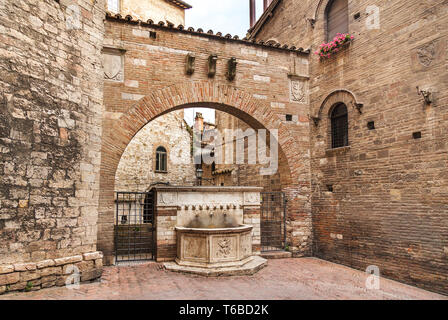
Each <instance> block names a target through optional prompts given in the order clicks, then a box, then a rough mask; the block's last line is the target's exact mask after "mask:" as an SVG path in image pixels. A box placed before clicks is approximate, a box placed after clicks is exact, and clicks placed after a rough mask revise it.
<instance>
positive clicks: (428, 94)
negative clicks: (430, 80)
mask: <svg viewBox="0 0 448 320" xmlns="http://www.w3.org/2000/svg"><path fill="white" fill-rule="evenodd" d="M417 93H418V95H419V96H423V99H424V100H425V104H426V105H430V104H431V103H432V101H433V99H432V92H431V91H430V90H429V89H427V90H423V89H420V88H419V87H418V86H417Z"/></svg>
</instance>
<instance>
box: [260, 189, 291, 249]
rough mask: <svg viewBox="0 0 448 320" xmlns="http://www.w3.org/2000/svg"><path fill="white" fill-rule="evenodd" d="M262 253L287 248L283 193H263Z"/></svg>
mask: <svg viewBox="0 0 448 320" xmlns="http://www.w3.org/2000/svg"><path fill="white" fill-rule="evenodd" d="M260 224H261V225H260V228H261V251H264V252H266V251H280V250H285V248H286V198H285V194H284V193H283V192H262V193H261V221H260Z"/></svg>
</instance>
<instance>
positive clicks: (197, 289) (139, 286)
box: [0, 258, 448, 300]
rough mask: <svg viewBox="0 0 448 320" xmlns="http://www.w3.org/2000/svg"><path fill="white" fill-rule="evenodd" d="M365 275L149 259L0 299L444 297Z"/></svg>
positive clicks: (282, 263)
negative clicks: (189, 265)
mask: <svg viewBox="0 0 448 320" xmlns="http://www.w3.org/2000/svg"><path fill="white" fill-rule="evenodd" d="M366 277H367V275H366V274H365V273H364V272H361V271H357V270H354V269H351V268H347V267H345V266H341V265H337V264H334V263H331V262H327V261H323V260H320V259H316V258H301V259H282V260H269V263H268V266H267V267H266V268H264V269H263V270H261V271H260V272H258V273H257V274H256V275H254V276H241V277H223V278H204V277H200V276H194V275H184V274H178V273H172V272H169V271H165V270H163V268H162V266H161V265H160V264H157V263H154V262H151V263H145V264H139V265H135V266H121V267H115V266H114V267H106V268H105V271H104V275H103V278H102V280H101V282H95V283H90V284H82V285H81V287H80V289H79V290H70V289H67V288H65V287H62V288H50V289H44V290H41V291H35V292H28V293H11V294H7V295H3V296H0V299H58V300H60V299H164V300H174V299H179V300H182V299H189V300H190V299H193V300H195V299H199V300H205V299H216V300H220V299H225V300H230V299H243V300H245V299H248V300H259V299H273V300H277V299H281V300H292V299H307V300H311V299H448V297H445V296H442V295H439V294H435V293H431V292H428V291H425V290H421V289H418V288H415V287H411V286H407V285H404V284H401V283H398V282H395V281H391V280H387V279H383V278H382V279H381V289H380V290H367V289H366V288H365V280H366Z"/></svg>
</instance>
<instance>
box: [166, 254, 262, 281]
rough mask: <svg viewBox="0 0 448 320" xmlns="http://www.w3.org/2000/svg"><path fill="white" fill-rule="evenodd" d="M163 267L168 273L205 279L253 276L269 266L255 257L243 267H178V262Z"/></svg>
mask: <svg viewBox="0 0 448 320" xmlns="http://www.w3.org/2000/svg"><path fill="white" fill-rule="evenodd" d="M163 265H164V266H165V269H166V270H168V271H174V272H180V273H190V274H197V275H201V276H205V277H223V276H243V275H253V274H255V273H257V272H258V271H260V270H261V269H263V268H264V267H266V266H267V260H266V259H263V258H261V257H260V256H254V257H253V259H252V260H251V261H250V262H248V263H246V264H245V265H243V266H239V267H227V268H214V269H208V268H198V267H185V266H180V265H178V264H177V263H176V262H165V263H164V264H163Z"/></svg>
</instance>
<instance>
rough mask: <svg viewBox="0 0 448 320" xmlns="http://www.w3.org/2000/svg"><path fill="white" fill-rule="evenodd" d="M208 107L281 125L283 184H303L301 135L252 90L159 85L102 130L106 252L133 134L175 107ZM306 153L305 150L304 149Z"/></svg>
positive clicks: (292, 189) (293, 188)
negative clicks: (117, 179) (117, 183)
mask: <svg viewBox="0 0 448 320" xmlns="http://www.w3.org/2000/svg"><path fill="white" fill-rule="evenodd" d="M193 106H194V107H209V108H214V109H217V110H221V111H224V112H228V113H230V114H232V115H234V116H236V117H238V118H240V119H242V120H243V121H245V122H246V123H247V124H248V125H249V126H251V127H253V128H254V129H267V130H269V129H277V130H278V143H279V157H280V158H281V161H280V163H279V167H281V168H283V174H282V175H280V177H281V184H282V188H283V189H284V190H285V191H286V192H287V194H291V195H292V196H291V197H294V194H296V193H297V192H298V191H297V190H298V188H299V182H298V181H299V174H300V170H296V169H295V168H296V167H298V166H300V161H301V159H303V157H302V158H301V156H300V155H299V154H298V150H299V148H298V147H297V141H296V140H295V139H294V138H293V134H292V132H290V131H289V128H288V127H287V126H286V125H285V124H284V123H282V121H281V120H280V118H279V117H278V116H277V114H275V113H274V112H272V111H271V109H270V106H269V105H268V104H267V103H266V102H264V101H261V100H256V99H255V98H253V96H252V94H251V93H250V92H247V91H244V90H241V89H239V88H236V87H234V86H231V85H227V84H222V83H212V82H208V81H204V82H200V81H198V82H189V83H182V84H173V85H171V86H169V87H165V88H161V89H158V90H154V91H153V92H151V93H150V94H148V95H146V96H145V97H144V98H142V99H141V100H139V101H138V102H137V103H136V104H134V105H133V106H131V107H130V108H129V109H128V110H127V112H126V113H124V114H123V115H122V116H121V117H120V118H119V119H118V120H116V122H115V123H114V125H113V126H111V128H113V129H110V131H108V132H104V133H103V142H102V160H101V169H100V208H99V220H98V224H99V230H101V232H98V247H99V249H100V250H102V251H103V252H104V254H105V257H106V263H107V264H110V263H112V260H111V259H113V241H111V239H113V214H114V210H113V203H114V184H115V173H116V170H117V168H118V164H119V162H120V159H121V156H122V154H123V153H124V151H125V149H126V147H127V145H128V144H129V142H130V141H131V140H132V139H133V137H134V136H135V135H136V134H137V133H138V132H139V131H140V130H141V129H142V128H143V127H144V126H145V125H146V124H147V123H148V122H150V121H152V120H154V119H155V118H157V117H159V116H161V115H163V114H166V113H168V112H171V111H175V110H179V109H184V108H188V107H193ZM302 156H303V155H302Z"/></svg>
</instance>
